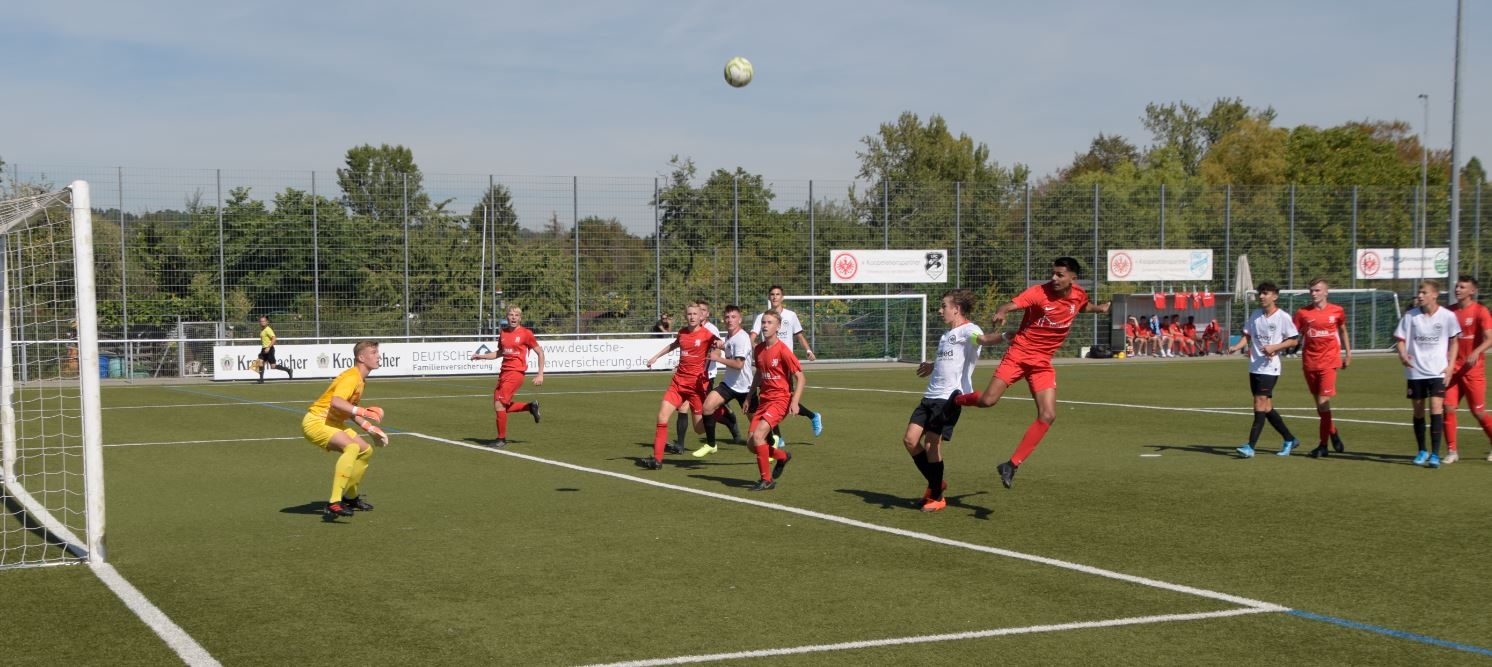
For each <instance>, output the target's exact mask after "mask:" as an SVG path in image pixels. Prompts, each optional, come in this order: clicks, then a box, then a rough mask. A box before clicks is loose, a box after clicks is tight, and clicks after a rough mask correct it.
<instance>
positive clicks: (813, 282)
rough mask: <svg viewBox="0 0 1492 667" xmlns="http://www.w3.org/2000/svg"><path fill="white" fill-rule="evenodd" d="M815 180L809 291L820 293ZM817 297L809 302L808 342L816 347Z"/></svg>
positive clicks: (810, 194) (810, 186)
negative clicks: (814, 210) (814, 209)
mask: <svg viewBox="0 0 1492 667" xmlns="http://www.w3.org/2000/svg"><path fill="white" fill-rule="evenodd" d="M813 208H814V207H813V181H809V182H808V293H809V294H815V295H816V294H818V293H819V283H818V227H817V226H816V222H817V220H816V217H815V216H814V212H813ZM818 305H819V302H818V300H817V299H814V300H812V301H809V302H808V344H809V345H812V346H813V347H814V349H818V346H819V326H818V325H819V323H818Z"/></svg>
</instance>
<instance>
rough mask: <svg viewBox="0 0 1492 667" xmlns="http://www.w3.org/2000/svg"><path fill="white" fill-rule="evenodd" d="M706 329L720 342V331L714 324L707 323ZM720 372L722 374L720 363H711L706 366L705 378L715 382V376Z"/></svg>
mask: <svg viewBox="0 0 1492 667" xmlns="http://www.w3.org/2000/svg"><path fill="white" fill-rule="evenodd" d="M704 327H705V329H707V330H709V332H710V333H712V334H714V335H715V340H720V337H721V336H720V329H717V328H715V325H714V324H713V323H711V322H705V324H704ZM718 372H720V364H719V363H717V362H714V361H711V362H709V363H707V364H705V377H708V378H710V379H712V380H713V379H715V374H716V373H718Z"/></svg>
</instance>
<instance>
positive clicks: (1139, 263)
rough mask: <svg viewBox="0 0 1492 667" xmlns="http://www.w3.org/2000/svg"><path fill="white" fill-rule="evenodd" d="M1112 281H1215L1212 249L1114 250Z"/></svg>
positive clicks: (1111, 256)
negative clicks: (1213, 277) (1213, 278)
mask: <svg viewBox="0 0 1492 667" xmlns="http://www.w3.org/2000/svg"><path fill="white" fill-rule="evenodd" d="M1108 279H1109V282H1149V281H1159V280H1185V281H1207V280H1212V251H1211V250H1110V251H1109V278H1108Z"/></svg>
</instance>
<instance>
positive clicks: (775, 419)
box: [748, 398, 792, 433]
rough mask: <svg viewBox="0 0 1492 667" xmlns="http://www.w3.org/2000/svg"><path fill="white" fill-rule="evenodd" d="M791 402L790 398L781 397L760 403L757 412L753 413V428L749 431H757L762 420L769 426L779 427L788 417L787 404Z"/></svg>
mask: <svg viewBox="0 0 1492 667" xmlns="http://www.w3.org/2000/svg"><path fill="white" fill-rule="evenodd" d="M791 402H792V401H791V400H790V399H786V398H779V399H776V400H772V401H766V402H762V403H759V404H758V405H757V406H756V412H755V413H753V414H752V415H751V429H750V430H749V431H748V433H755V432H756V425H757V424H760V423H762V422H766V423H767V428H777V425H778V424H781V423H782V420H783V419H785V418H787V406H788V404H789V403H791Z"/></svg>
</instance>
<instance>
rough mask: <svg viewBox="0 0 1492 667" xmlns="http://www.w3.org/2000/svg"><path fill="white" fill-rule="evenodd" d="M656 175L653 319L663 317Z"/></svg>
mask: <svg viewBox="0 0 1492 667" xmlns="http://www.w3.org/2000/svg"><path fill="white" fill-rule="evenodd" d="M659 208H660V206H659V205H658V177H656V176H654V177H653V319H654V320H661V319H663V223H662V219H661V218H660V216H659V215H658V209H659Z"/></svg>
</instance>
